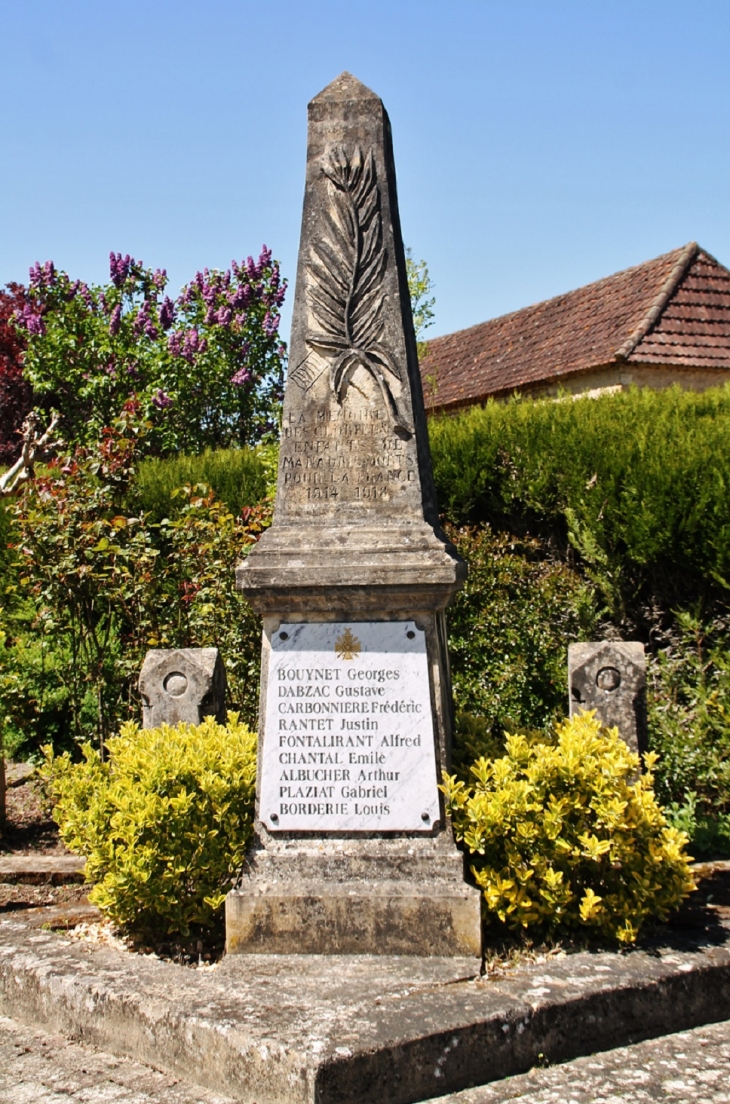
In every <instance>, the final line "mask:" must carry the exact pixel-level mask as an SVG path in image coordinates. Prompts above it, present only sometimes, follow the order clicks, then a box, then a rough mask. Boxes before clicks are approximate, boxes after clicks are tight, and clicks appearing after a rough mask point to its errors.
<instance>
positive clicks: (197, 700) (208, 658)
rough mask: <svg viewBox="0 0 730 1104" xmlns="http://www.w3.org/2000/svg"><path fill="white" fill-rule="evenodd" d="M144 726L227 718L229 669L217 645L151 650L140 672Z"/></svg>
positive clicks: (198, 722)
mask: <svg viewBox="0 0 730 1104" xmlns="http://www.w3.org/2000/svg"><path fill="white" fill-rule="evenodd" d="M139 692H140V694H141V695H142V727H143V728H157V726H158V725H161V724H170V725H176V724H180V723H181V722H185V723H186V724H194V725H197V724H200V723H201V721H202V720H203V718H204V717H215V719H216V720H217V721H220V722H223V721H225V719H226V709H225V700H226V671H225V667H224V666H223V660H222V659H221V657H220V653H219V651H218V649H217V648H174V649H173V648H170V649H164V650H163V649H159V650H154V651H150V652H148V653H147V655H146V656H145V657H144V663H143V664H142V670H141V672H140V676H139Z"/></svg>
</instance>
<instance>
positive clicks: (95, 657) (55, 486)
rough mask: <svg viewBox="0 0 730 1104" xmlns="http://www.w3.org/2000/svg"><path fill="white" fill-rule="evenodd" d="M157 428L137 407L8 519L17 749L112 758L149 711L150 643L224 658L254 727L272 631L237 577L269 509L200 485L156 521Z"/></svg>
mask: <svg viewBox="0 0 730 1104" xmlns="http://www.w3.org/2000/svg"><path fill="white" fill-rule="evenodd" d="M147 429H148V426H147V425H146V423H145V422H144V421H143V420H141V418H140V411H139V407H138V405H136V404H134V403H128V404H127V405H126V407H125V409H124V411H123V414H122V417H121V418H119V419H117V420H116V421H115V423H114V424H113V425H112V426H111V427H109V428H108V429H107V430H105V431H104V433H103V434H102V438H101V441H100V442H98V443H96V444H95V445H90V446H79V447H77V448H76V449H74V450H72V451H71V452H69V454H68V455H66V456H63V457H59V458H57V459H56V460H54V461H53V462H52V463H51V464H50V465H49V466H48V467H47V469H46V470H45V471H44V472H43V473H40V474H39V475H38V476H37V478H36V479H35V481H34V482H33V483H31V484H27V485H26V486H25V488H24V489H23V491H22V493H21V495H20V496H19V498H18V499H17V501H16V502H15V503H14V505H13V507H12V512H11V514H10V517H9V518H8V516H7V514H6V515H5V516H6V521H7V522H9V525H10V530H9V532H8V533H7V534H6V535H7V537H8V539H9V542H10V544H11V546H12V557H11V562H10V563H6V570H5V573H4V577H3V579H2V584H3V603H2V612H1V613H0V630H1V631H2V632H3V633H4V643H5V646H4V648H2V649H0V721H2V723H3V728H4V736H5V740H6V745H7V746H9V747H10V748H11V749H14V750H16V751H19V752H21V753H25V754H27V753H29V752H30V751H32V750H33V749H37V748H38V746H39V745H40V744H41V743H43V742H47V741H48V740H49V738H50V739H52V740H53V741H54V743H55V744H56V746H57V747H59V748H63V747H69V746H71V745H72V744H73V743H74V741H80V740H84V739H87V740H88V739H93V740H94V741H95V742H96V743H97V746H99V747H100V748H103V746H104V744H105V742H106V740H107V738H108V736H109V735H110V734H111V733H112V732H114V731H115V730H116V729H118V727H119V725H120V724H121V723H122V722H123V721H125V720H128V719H134V718H136V717H137V716H138V715H139V710H140V703H139V699H138V693H137V678H138V675H139V670H140V668H141V665H142V660H143V658H144V654H145V651H146V650H147V648H149V647H207V646H215V647H218V648H220V650H221V653H222V655H223V657H224V660H225V662H226V667H227V673H228V679H229V702H230V704H231V705H232V706H234V707H235V708H236V709H238V710H239V711H241V712H242V714H243V715H244V717H245V718H246V720H247V721H249V722H253V721H254V719H255V716H256V705H257V697H258V664H259V650H260V622H259V619H258V618H257V617H256V616H255V615H254V614H253V612H252V610H251V609H250V607H249V606H248V604H247V603H246V602H245V600H244V599H243V597H242V595H241V594H240V593H239V592H238V591H236V589H235V578H234V571H235V565H236V563H237V562H238V561H239V560H240V559H242V558H243V557H244V556H245V555H246V553H247V551H248V549H249V548H250V547H251V545H252V543H253V542H254V541H255V540H256V539H257V536H258V534H259V533H260V532H261V530H262V528H263V527H265V526H266V525H267V524H268V522H269V520H270V513H271V511H270V507H269V506H268V505H264V506H260V507H258V508H257V509H254V510H251V509H246V510H245V511H244V513H243V514H241V515H239V516H238V517H235V516H234V515H233V514H231V512H230V511H229V510H228V509H227V507H226V506H225V505H224V504H223V503H222V502H220V501H219V500H218V499H217V498H216V497H215V495H214V494H213V493H212V492H211V491H210V489H209V488H208V487H206V486H192V487H190V486H188V487H186V488H182V489H181V490H180V492H179V495H178V501H179V506H178V508H177V509H176V511H175V514H174V515H173V516H171V517H167V518H163V519H162V520H161V521H154V520H153V519H151V518H150V517H149V516H148V515H147V514H146V513H145V512H144V511H143V510H142V509H141V508H140V505H139V501H138V497H137V495H136V491H135V483H134V479H135V472H136V465H137V461H138V457H139V453H140V452H141V451H142V449H143V442H144V435H145V432H146V430H147Z"/></svg>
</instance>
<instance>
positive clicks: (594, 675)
mask: <svg viewBox="0 0 730 1104" xmlns="http://www.w3.org/2000/svg"><path fill="white" fill-rule="evenodd" d="M568 685H569V700H570V715H571V717H572V716H573V714H574V713H576V712H578V711H579V710H582V709H595V711H596V714H597V716H598V717H599V719H600V720H601V721H602V722H603V723H604V724H606V725H609V726H610V727H614V726H616V727H617V728H618V730H619V733H620V735H621V736H622V738H623V739H624V740H625V741H626V743H627V744H628V745H629V747H630V748H631V750H632V751H633V752H643V751H645V750H646V659H645V657H644V645H643V644H640V643H637V642H635V641H623V642H614V641H605V640H604V641H601V642H599V643H595V644H570V645H569V646H568Z"/></svg>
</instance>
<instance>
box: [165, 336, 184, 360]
mask: <svg viewBox="0 0 730 1104" xmlns="http://www.w3.org/2000/svg"><path fill="white" fill-rule="evenodd" d="M182 339H183V338H182V334H181V333H180V330H175V332H174V333H171V334H170V336H169V337H168V339H167V347H168V349H169V350H170V352H171V353H172V355H173V356H175V357H179V356H181V355H182Z"/></svg>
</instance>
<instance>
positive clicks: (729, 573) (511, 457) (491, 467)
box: [430, 386, 730, 631]
mask: <svg viewBox="0 0 730 1104" xmlns="http://www.w3.org/2000/svg"><path fill="white" fill-rule="evenodd" d="M430 437H431V449H432V453H433V458H434V469H435V477H436V485H437V490H438V496H439V502H440V505H441V509H442V510H443V511H444V512H445V514H446V516H447V517H448V518H449V519H450V520H451V521H452V522H454V523H455V524H459V525H461V524H465V523H473V522H477V521H489V522H491V523H492V524H493V525H494V526H495V528H497V529H502V530H506V531H509V532H512V533H516V534H524V533H529V534H530V535H532V536H540V537H543V538H545V539H547V540H549V541H550V542H551V543H552V544H553V546H554V547H555V548H556V549H557V550H558V552H559V553H560V554H561V555H562V556H563V557H565V556H569V555H570V551H571V550H572V551H573V552H574V553H577V554H578V556H579V559H580V562H581V564H582V565H583V568H584V569H585V571H586V574H587V576H588V577H589V578H591V579H592V580H593V581H594V583H595V584H596V586H597V587H598V589H599V591H600V593H601V595H602V597H603V599H604V601H605V603H606V607H607V610H608V612H609V614H610V616H611V617H612V618H613V619H614V620H616V621H618V622H620V623H621V622H624V623H626V625H627V626H628V627H630V628H632V629H634V630H636V629H637V627H638V629H639V631H640V630H641V627H642V625H643V626H644V627H645V626H646V622H647V615H646V610H645V609H644V608H643V607H644V606H647V605H648V606H652V605H656V604H657V602H658V604H659V605H660V606H661V608H662V610H663V611H667V610H668V609H671V607H672V606H673V605H677V604H679V605H683V606H686V605H687V604H688V601H690V600H693V601H707V600H708V599H710V600H716V599H718V598H719V599H721V600H723V601H724V600H726V599H727V597H728V594H729V593H730V449H729V448H728V441H730V386H727V387H724V388H715V389H711V390H708V391H705V392H703V393H702V394H695V393H693V392H688V391H681V390H680V389H679V388H677V387H673V388H670V389H668V390H664V391H650V390H638V389H631V390H629V391H626V392H621V393H617V394H608V395H603V396H600V397H598V398H595V399H591V398H582V399H577V400H568V399H565V400H563V401H561V402H555V401H549V400H545V401H533V400H523V399H515V400H513V401H511V402H507V403H495V402H489V403H487V405H486V406H485V407H483V408H474V409H471V410H468V411H466V412H464V413H463V414H460V415H458V416H456V417H446V416H442V417H438V418H435V419H433V420H432V421H431V423H430Z"/></svg>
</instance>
